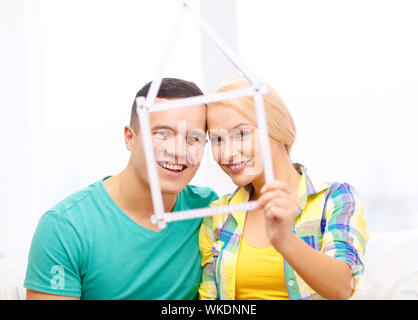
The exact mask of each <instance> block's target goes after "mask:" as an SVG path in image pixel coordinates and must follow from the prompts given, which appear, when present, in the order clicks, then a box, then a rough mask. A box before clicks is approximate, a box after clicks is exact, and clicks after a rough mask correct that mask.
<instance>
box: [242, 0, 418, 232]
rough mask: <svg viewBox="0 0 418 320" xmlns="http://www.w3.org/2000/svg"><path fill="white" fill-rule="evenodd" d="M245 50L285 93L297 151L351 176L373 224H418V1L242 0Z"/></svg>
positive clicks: (308, 161) (309, 163)
mask: <svg viewBox="0 0 418 320" xmlns="http://www.w3.org/2000/svg"><path fill="white" fill-rule="evenodd" d="M237 10H238V30H239V32H238V34H239V45H240V46H239V50H240V54H241V57H242V59H243V60H244V61H246V63H247V64H248V65H250V66H251V67H252V68H253V69H254V70H255V71H256V72H257V74H258V76H259V77H261V78H262V79H263V80H265V81H267V82H269V83H270V84H271V85H272V86H273V87H274V88H275V89H276V90H277V92H278V93H279V94H280V95H281V97H282V98H283V100H284V102H285V103H286V105H287V106H288V107H289V109H290V111H291V113H292V114H293V116H294V118H295V122H296V126H297V130H298V137H297V141H296V143H295V146H294V150H293V160H294V161H296V162H300V163H302V164H304V165H305V166H306V167H307V168H308V169H310V171H311V172H313V173H315V175H316V176H318V177H319V178H323V179H326V180H337V181H346V182H349V183H352V184H353V185H354V186H355V187H356V188H357V190H358V191H359V192H360V195H361V196H362V199H363V201H364V204H365V206H366V214H367V215H366V217H367V220H368V222H369V228H370V229H371V230H398V229H403V228H409V227H413V226H418V187H417V183H416V181H417V179H418V172H417V171H416V170H415V168H414V165H415V163H417V162H418V148H417V142H416V138H417V137H418V128H417V126H416V119H417V118H416V117H417V115H418V112H417V110H418V96H417V89H418V76H417V75H418V59H417V57H418V42H417V41H416V39H417V37H418V19H416V14H417V12H418V11H417V10H418V3H417V2H416V1H412V0H400V1H393V0H390V1H389V0H383V1H382V0H353V1H341V0H318V1H309V0H295V1H268V0H259V1H257V5H255V3H254V1H251V0H240V1H238V2H237Z"/></svg>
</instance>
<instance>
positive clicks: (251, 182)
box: [199, 76, 368, 300]
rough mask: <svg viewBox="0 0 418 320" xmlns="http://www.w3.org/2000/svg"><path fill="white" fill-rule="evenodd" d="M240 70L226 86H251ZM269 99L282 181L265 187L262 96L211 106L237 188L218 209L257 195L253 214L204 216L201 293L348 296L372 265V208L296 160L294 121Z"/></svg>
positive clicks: (212, 124)
mask: <svg viewBox="0 0 418 320" xmlns="http://www.w3.org/2000/svg"><path fill="white" fill-rule="evenodd" d="M248 86H249V83H248V81H247V80H246V79H245V78H243V77H241V76H239V77H234V78H232V79H230V80H229V81H228V82H227V83H226V84H225V85H223V86H222V87H221V88H220V89H219V90H218V92H221V91H229V90H233V89H239V88H244V87H248ZM268 88H269V92H268V93H267V94H266V95H265V96H264V107H265V112H266V119H267V126H268V131H269V136H270V137H269V140H270V146H271V154H272V159H273V168H274V176H275V180H274V181H271V182H269V183H267V184H265V181H264V174H263V168H262V166H263V165H262V154H261V150H260V146H259V142H258V141H259V140H258V130H257V123H256V115H255V109H254V103H253V98H252V97H249V98H237V99H233V100H228V101H222V102H218V103H214V104H211V105H210V106H209V107H208V116H207V121H208V128H209V138H210V140H211V144H212V153H213V156H214V158H215V160H216V161H217V162H218V164H219V166H220V167H221V168H222V170H224V172H225V173H226V174H228V175H229V177H230V178H231V179H232V181H233V182H234V183H235V184H236V185H237V186H238V189H237V190H236V191H235V192H234V193H233V194H230V195H226V196H223V197H222V198H220V199H219V200H217V201H215V202H213V203H212V205H211V206H222V205H227V204H236V203H242V202H247V201H251V200H257V201H258V206H257V207H256V208H255V210H253V211H250V212H233V213H231V214H229V215H218V216H214V217H208V218H205V219H204V221H203V224H202V226H201V229H200V236H199V244H200V250H201V253H202V266H203V275H202V283H201V285H200V288H199V296H200V298H201V299H245V300H251V299H274V300H279V299H280V300H281V299H283V300H285V299H323V298H325V299H348V298H350V297H351V296H352V294H353V293H354V291H355V288H356V286H357V283H358V278H359V276H360V275H361V274H362V273H363V270H364V267H363V264H362V261H361V257H362V256H363V255H364V252H365V245H366V243H367V240H368V233H367V231H366V222H365V220H364V209H363V206H362V204H361V202H360V200H359V197H358V194H357V192H356V191H355V190H354V189H353V187H351V186H350V185H349V184H347V183H325V182H322V181H320V180H317V179H315V178H314V177H312V176H310V175H309V174H308V172H307V169H306V168H305V167H304V166H302V165H300V164H293V163H292V161H291V159H290V151H291V148H292V145H293V143H294V141H295V125H294V122H293V119H292V116H291V115H290V113H289V111H288V109H287V108H286V106H285V105H284V104H283V102H282V101H281V99H280V97H279V96H278V95H277V94H276V93H275V92H274V90H273V89H272V88H271V87H269V86H268Z"/></svg>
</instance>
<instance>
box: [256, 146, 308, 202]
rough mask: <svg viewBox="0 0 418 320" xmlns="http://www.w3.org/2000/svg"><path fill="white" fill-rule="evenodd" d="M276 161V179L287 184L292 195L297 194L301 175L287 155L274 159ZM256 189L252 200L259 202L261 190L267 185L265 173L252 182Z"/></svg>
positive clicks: (274, 165)
mask: <svg viewBox="0 0 418 320" xmlns="http://www.w3.org/2000/svg"><path fill="white" fill-rule="evenodd" d="M273 158H274V159H276V161H274V162H273V170H274V179H275V180H280V181H283V182H285V183H286V184H287V185H288V187H289V189H290V191H291V192H292V193H295V194H297V192H298V189H299V183H300V179H301V175H300V174H299V173H298V171H297V170H296V168H295V167H294V165H293V163H292V161H291V160H290V158H289V156H288V154H287V153H285V154H282V155H281V156H279V157H276V156H275V157H273ZM251 183H252V185H253V187H254V190H253V193H252V196H251V200H257V199H258V198H259V197H260V196H261V192H260V190H261V188H262V187H263V186H264V184H265V177H264V172H263V173H262V174H261V175H259V176H258V177H257V178H256V179H254V180H253V181H252V182H251Z"/></svg>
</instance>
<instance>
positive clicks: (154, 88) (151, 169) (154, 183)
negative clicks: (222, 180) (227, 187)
mask: <svg viewBox="0 0 418 320" xmlns="http://www.w3.org/2000/svg"><path fill="white" fill-rule="evenodd" d="M187 12H191V14H192V16H193V17H194V18H195V20H196V22H197V24H198V25H199V26H200V28H201V29H202V31H204V32H205V33H206V34H207V35H208V36H209V37H210V38H211V39H212V40H213V41H214V42H215V44H216V46H217V47H218V48H219V49H220V51H221V52H222V53H223V54H224V55H225V56H226V57H227V58H228V59H229V60H230V61H231V63H233V64H234V65H235V66H236V67H237V68H238V69H239V70H240V71H241V72H242V74H243V75H244V76H245V77H246V78H247V79H248V81H249V82H250V84H251V87H249V88H244V89H238V90H231V91H228V92H219V93H215V94H211V95H203V96H197V97H189V98H184V99H176V100H172V101H167V102H163V103H157V104H154V100H155V98H156V97H157V95H158V91H159V89H160V85H161V81H162V74H163V71H164V68H165V66H166V64H167V61H168V58H169V54H170V53H171V52H172V47H173V46H174V44H175V39H176V36H177V34H178V30H179V28H180V26H181V23H182V21H183V20H184V16H185V14H186V13H187ZM267 92H268V89H267V87H266V86H265V85H264V84H263V83H262V82H260V81H259V80H258V79H257V78H255V77H254V76H253V75H252V73H250V72H249V70H247V69H246V67H245V66H244V65H243V63H242V62H241V61H240V59H238V57H236V56H235V55H234V53H233V52H232V51H231V50H229V49H228V47H227V46H226V45H225V44H224V43H223V41H222V40H221V38H219V37H218V35H217V34H216V33H215V32H214V31H213V30H212V29H211V28H210V26H209V25H208V24H206V23H205V21H203V20H202V19H201V17H200V16H198V15H197V14H196V13H195V12H194V10H192V8H190V5H189V1H181V8H180V13H179V16H178V18H177V19H176V23H175V26H174V28H173V29H172V34H171V37H170V39H169V42H168V45H167V47H166V50H165V51H164V54H163V57H162V61H161V63H160V66H159V68H158V70H157V72H156V76H155V77H154V80H153V81H152V83H151V87H150V90H149V92H148V95H147V97H146V98H144V97H137V98H136V100H135V101H136V110H137V116H138V118H139V119H138V120H139V123H140V129H141V134H142V139H143V146H144V153H145V159H146V167H147V172H148V179H149V186H150V189H151V198H152V204H153V208H154V215H153V216H152V217H151V222H152V223H153V224H157V225H158V227H159V228H160V229H164V228H165V227H166V226H167V223H168V222H173V221H180V220H187V219H197V218H203V217H209V216H214V215H218V214H226V213H232V212H237V211H251V210H254V209H255V207H256V206H257V201H249V202H245V203H240V204H234V205H228V206H221V207H209V208H201V209H192V210H185V211H178V212H164V211H165V210H164V203H163V200H162V193H161V186H160V182H159V178H158V172H157V164H156V161H155V157H154V148H153V144H152V137H151V129H150V124H149V114H150V113H153V112H159V111H164V110H170V109H176V108H184V107H191V106H196V105H201V104H209V103H214V102H219V101H224V100H230V99H234V98H240V97H250V96H252V97H254V106H255V109H256V117H257V125H258V129H259V133H260V134H259V138H260V147H261V152H262V155H263V166H264V168H263V169H264V178H265V182H266V183H267V182H269V181H272V180H274V171H273V164H272V159H271V152H270V142H269V135H268V130H267V121H266V116H265V111H264V102H263V96H264V94H266V93H267Z"/></svg>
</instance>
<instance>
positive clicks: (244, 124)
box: [231, 122, 251, 130]
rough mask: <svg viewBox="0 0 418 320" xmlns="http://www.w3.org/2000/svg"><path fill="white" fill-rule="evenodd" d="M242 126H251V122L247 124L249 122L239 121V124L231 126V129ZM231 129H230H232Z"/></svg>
mask: <svg viewBox="0 0 418 320" xmlns="http://www.w3.org/2000/svg"><path fill="white" fill-rule="evenodd" d="M242 126H251V124H249V123H246V122H240V123H239V124H237V125H236V126H235V127H233V128H232V129H236V128H239V127H242ZM232 129H231V130H232Z"/></svg>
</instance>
